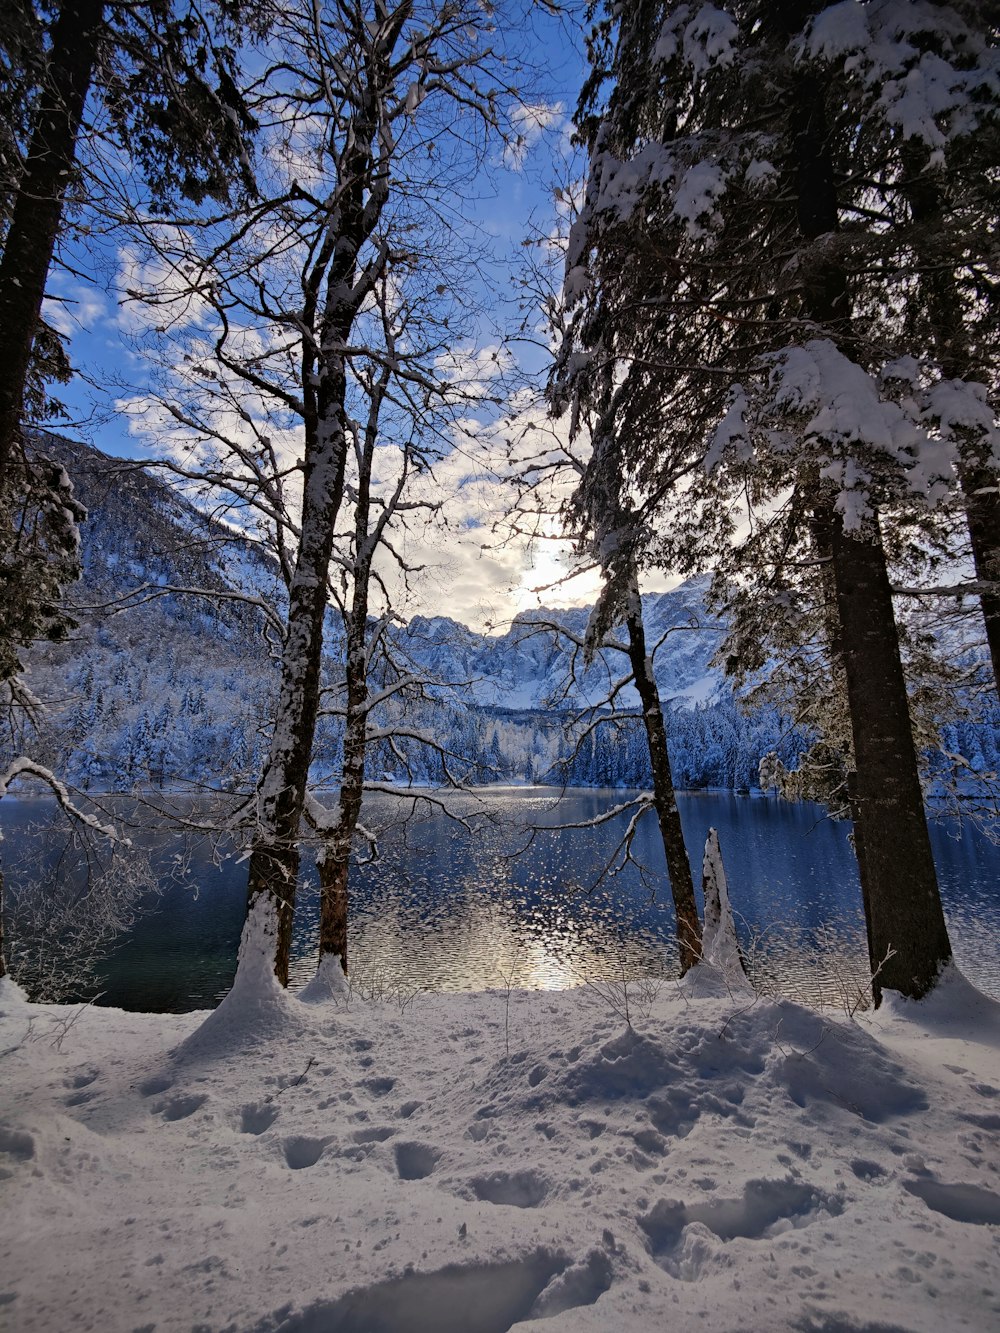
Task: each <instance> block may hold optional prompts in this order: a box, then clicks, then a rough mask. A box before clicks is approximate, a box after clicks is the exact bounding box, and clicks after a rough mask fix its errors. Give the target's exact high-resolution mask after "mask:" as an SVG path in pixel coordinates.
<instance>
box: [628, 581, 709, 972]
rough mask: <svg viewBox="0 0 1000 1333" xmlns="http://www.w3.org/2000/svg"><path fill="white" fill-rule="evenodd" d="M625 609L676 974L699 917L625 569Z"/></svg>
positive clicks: (694, 952) (693, 944)
mask: <svg viewBox="0 0 1000 1333" xmlns="http://www.w3.org/2000/svg"><path fill="white" fill-rule="evenodd" d="M626 597H627V602H626V611H625V626H626V628H627V630H628V655H629V662H630V663H631V666H632V674H633V676H634V677H635V687H636V690H637V691H638V693H639V700H640V702H641V704H642V721H643V725H644V726H645V728H646V740H647V741H648V743H649V763H650V767H651V769H652V771H653V802H654V805H655V807H656V818H657V822H658V823H659V826H660V837H661V838H662V839H663V851H664V855H665V856H666V860H667V876H668V878H669V880H670V892H671V894H672V895H673V899H674V912H675V915H676V919H677V947H678V950H679V952H680V962H681V976H683V975H684V973H685V972H687V971H688V969H689V968H691V967H693V966H694V965H695V963H697V962H698V960H699V959H700V957H701V920H700V919H699V916H698V904H697V903H696V901H695V896H694V883H693V881H692V878H691V862H690V861H689V860H688V854H687V848H686V847H685V845H684V830H683V829H682V828H681V817H680V812H679V811H678V809H677V796H676V794H675V792H674V778H673V774H672V772H671V770H670V754H669V752H668V750H667V729H666V727H665V725H664V722H663V708H662V706H661V704H660V692H659V690H658V689H657V686H656V679H655V677H654V675H653V663H652V661H651V660H650V657H649V654H648V652H647V650H646V630H645V626H644V625H643V620H642V600H641V598H640V596H639V584H638V580H637V578H636V576H635V571H634V570H632V571H630V576H629V584H628V590H627V594H626Z"/></svg>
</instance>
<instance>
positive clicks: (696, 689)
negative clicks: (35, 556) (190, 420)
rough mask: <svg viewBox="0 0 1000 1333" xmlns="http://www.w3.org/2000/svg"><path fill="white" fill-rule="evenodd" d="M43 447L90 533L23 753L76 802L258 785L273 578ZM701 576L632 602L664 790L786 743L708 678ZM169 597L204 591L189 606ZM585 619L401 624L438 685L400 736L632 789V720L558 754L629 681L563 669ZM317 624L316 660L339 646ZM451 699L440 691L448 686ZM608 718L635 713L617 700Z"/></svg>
mask: <svg viewBox="0 0 1000 1333" xmlns="http://www.w3.org/2000/svg"><path fill="white" fill-rule="evenodd" d="M40 447H42V448H44V450H45V452H46V453H48V454H49V455H50V456H52V457H54V458H56V459H57V460H58V461H59V462H61V463H62V464H63V466H65V468H66V470H67V471H68V473H69V474H70V477H71V478H72V480H73V484H74V487H75V491H76V494H77V496H78V497H79V498H80V500H81V501H82V502H83V504H84V505H86V507H87V510H88V518H87V521H86V523H85V524H84V525H83V529H82V559H83V577H82V579H81V580H80V582H79V583H78V584H77V585H76V586H75V587H74V588H73V589H72V590H71V591H70V595H69V600H70V602H71V603H72V605H73V606H74V607H75V608H76V615H77V618H78V620H79V629H78V631H77V632H76V634H75V635H74V636H73V637H72V639H71V640H70V641H69V642H67V643H64V644H56V645H53V644H38V645H36V646H35V647H34V648H33V650H32V652H31V655H30V660H29V663H28V671H27V677H28V682H29V684H30V685H31V687H32V689H33V690H34V691H35V693H36V694H37V695H38V696H39V697H40V698H41V699H42V700H43V701H44V702H45V704H46V712H45V718H44V721H43V723H42V726H41V729H40V732H39V734H38V735H37V736H36V737H35V738H34V741H33V753H34V754H35V755H36V757H38V758H39V759H41V760H42V761H44V762H47V763H49V764H50V765H51V766H53V767H54V768H55V769H57V770H58V771H59V772H61V773H63V774H65V775H66V776H67V777H68V778H69V779H70V780H71V781H72V782H74V783H76V784H78V785H81V786H88V785H92V786H96V787H101V788H113V789H126V788H128V787H131V786H132V785H133V784H135V783H140V784H143V783H149V782H152V783H163V784H176V783H182V782H195V783H205V784H208V785H211V786H215V785H223V786H241V785H244V784H245V783H246V782H247V781H248V780H251V779H252V776H253V774H255V773H256V772H257V771H259V768H260V764H261V762H262V760H263V758H264V755H265V753H266V747H267V727H268V720H269V718H270V709H271V702H272V699H273V695H274V690H275V684H276V670H277V668H276V659H275V657H274V647H273V634H272V638H271V640H269V639H268V637H267V633H266V629H267V617H266V608H267V607H272V608H275V609H276V610H277V611H278V612H279V615H280V611H281V607H282V604H283V601H284V590H283V587H282V584H281V580H280V578H279V576H278V570H277V567H276V565H275V563H274V562H273V561H272V560H271V559H270V558H269V557H268V556H267V555H266V554H265V553H264V552H263V551H262V550H261V548H259V547H258V546H257V545H255V544H254V543H253V542H252V541H250V540H248V539H247V537H246V536H245V535H243V534H241V533H240V532H238V531H235V530H234V529H233V528H231V527H228V526H226V525H225V524H223V523H221V522H219V521H218V520H216V519H214V518H212V517H211V516H210V515H208V514H206V513H204V512H203V511H202V510H200V509H198V508H196V507H195V506H194V505H193V504H191V503H190V502H189V501H188V500H187V499H185V498H184V497H183V496H182V495H181V494H180V493H179V492H178V490H177V489H176V488H175V487H174V486H172V485H170V484H168V483H167V482H166V481H165V480H164V479H163V478H162V477H160V476H158V475H157V474H156V473H155V472H150V471H147V470H146V469H144V468H141V467H139V466H138V465H136V464H134V463H131V462H128V461H124V460H122V459H117V458H112V457H110V456H108V455H106V454H103V453H101V452H100V451H99V450H97V449H95V448H93V447H91V446H88V445H84V444H80V443H72V442H70V441H67V440H63V439H60V438H59V437H55V436H45V437H43V438H42V441H41V444H40ZM705 587H706V582H705V580H699V579H692V580H689V581H688V582H687V583H685V584H683V585H681V586H680V587H679V588H676V589H674V590H673V591H671V592H665V593H658V594H651V595H649V596H647V597H646V598H644V609H645V614H646V622H647V637H648V639H649V642H650V643H651V644H656V643H657V642H658V641H659V640H660V639H661V638H664V637H666V638H667V639H668V642H666V643H665V644H664V647H663V649H662V650H661V651H660V652H659V653H658V655H657V657H656V675H657V680H658V683H659V685H660V689H661V692H662V695H663V698H664V700H665V702H666V703H668V705H672V709H671V718H670V724H671V725H670V729H671V736H672V750H673V753H674V764H675V769H676V770H677V779H678V782H679V783H680V784H683V785H688V786H704V785H708V784H711V785H729V786H741V787H745V786H749V785H752V784H754V783H755V782H756V767H757V764H758V762H759V759H760V757H761V756H762V755H763V754H764V753H766V752H767V750H768V749H770V748H773V747H774V746H778V747H779V748H780V749H781V750H782V756H783V758H786V759H787V761H791V760H792V759H793V758H794V754H795V747H796V745H798V744H800V743H801V738H798V737H788V736H786V735H784V734H783V731H782V729H781V727H780V726H779V725H778V723H777V720H776V719H775V718H773V717H765V716H763V715H761V716H759V717H757V718H756V719H747V718H744V717H743V716H742V714H741V713H740V712H739V710H738V709H737V708H736V706H735V704H734V702H733V699H732V695H731V691H730V689H729V686H728V685H727V683H726V682H725V680H724V678H723V677H722V675H721V673H720V672H719V671H718V669H717V668H715V667H713V666H712V665H711V658H712V655H713V653H714V652H715V648H716V644H717V641H718V638H719V632H720V626H719V625H718V623H717V622H715V621H714V620H713V619H712V618H711V617H710V616H709V615H708V614H707V613H706V610H705V604H704V593H705ZM182 589H202V590H203V592H204V593H205V594H207V595H203V596H195V595H193V594H191V593H189V592H184V591H180V590H182ZM588 615H589V612H588V610H587V609H586V608H583V609H570V610H566V609H560V610H545V609H542V610H539V611H532V612H530V613H526V614H523V615H520V616H518V617H517V618H516V619H515V620H514V621H513V623H512V624H511V625H510V627H509V628H508V629H507V631H506V632H505V633H504V634H501V635H491V636H487V635H482V634H478V633H476V632H474V631H473V630H471V629H469V628H468V627H467V626H465V625H461V624H459V623H457V622H456V621H453V620H450V619H448V618H446V617H442V616H434V617H425V616H415V617H414V618H413V619H412V620H411V621H410V622H409V624H408V625H406V626H404V627H402V628H399V629H398V630H396V631H395V632H396V647H397V649H398V650H399V651H400V652H402V653H404V654H405V655H406V656H407V657H408V658H409V659H410V661H411V662H412V664H413V666H414V668H416V669H418V670H421V671H423V672H424V673H426V675H427V676H428V677H429V678H431V679H432V680H434V681H436V682H439V684H438V685H435V686H432V687H431V688H430V689H429V691H428V695H429V700H428V701H427V702H424V703H419V704H411V705H408V710H407V721H408V723H410V724H411V725H413V726H420V727H423V728H426V729H433V730H434V732H435V735H437V736H438V737H439V738H440V739H443V740H444V741H445V743H446V744H447V745H448V748H449V749H451V750H452V751H453V752H454V753H455V754H457V755H460V756H464V757H465V759H466V762H465V764H464V765H461V764H460V765H459V767H460V770H461V771H463V772H464V774H465V776H466V777H467V778H469V779H471V780H480V781H490V780H493V781H497V780H510V781H559V780H569V781H571V782H576V783H595V784H599V785H635V784H642V783H645V782H646V781H647V780H648V771H647V758H646V754H645V746H644V743H643V738H642V734H641V727H640V725H639V720H638V719H637V718H632V719H629V720H626V721H625V722H623V723H620V724H617V725H610V724H608V725H603V726H601V727H600V728H598V729H597V731H596V733H594V735H592V736H591V737H590V738H589V739H588V743H587V745H586V746H585V747H584V750H583V751H582V752H581V753H579V754H574V753H573V746H572V745H571V743H570V741H569V740H568V739H567V737H566V735H565V734H564V733H565V725H566V722H567V720H568V718H569V715H570V714H571V713H572V711H573V710H574V709H578V708H580V707H581V706H584V705H596V704H598V703H599V702H600V700H601V699H602V698H603V696H604V694H605V693H606V690H607V686H608V683H609V681H614V680H615V679H617V678H618V677H620V676H621V675H623V674H625V672H626V665H625V659H624V657H623V656H622V655H621V654H616V653H609V654H607V655H606V656H605V657H604V658H603V659H598V660H597V661H596V662H594V663H593V664H592V665H591V666H589V667H588V668H586V669H584V668H583V666H582V662H578V663H577V664H576V669H575V670H571V666H572V665H573V663H572V660H571V648H570V645H569V642H568V641H567V640H566V639H565V638H563V637H560V636H559V635H558V634H554V633H553V632H552V630H551V628H550V627H551V626H552V625H555V626H563V627H565V629H566V630H568V631H569V632H570V633H571V634H572V635H574V636H576V637H577V638H580V637H582V635H583V633H584V630H585V628H586V624H587V618H588ZM336 638H337V630H336V622H335V620H334V618H333V616H332V614H331V623H330V634H329V635H328V639H329V640H330V645H331V657H332V656H333V655H334V654H335V648H336ZM445 684H450V685H452V686H454V688H445ZM619 705H620V706H621V707H624V708H626V709H629V708H637V707H638V698H637V696H636V695H635V694H634V691H632V690H631V689H628V690H626V691H623V693H622V695H621V696H620V698H619ZM337 744H338V732H337V728H336V724H332V723H329V722H327V723H325V724H324V725H323V726H322V727H321V730H320V735H319V737H318V743H317V771H318V772H319V774H320V776H321V777H322V776H325V777H329V778H333V779H335V777H336V772H337V763H338V760H337ZM406 758H407V760H408V774H409V776H411V777H413V778H416V779H419V780H424V781H435V780H438V779H439V778H440V777H441V772H440V765H439V764H437V763H436V761H433V760H431V759H429V758H428V757H427V756H423V755H421V754H419V753H418V752H417V751H415V750H413V749H412V748H411V751H410V752H409V753H408V754H407V755H406ZM369 771H370V772H372V773H374V774H377V775H379V776H381V777H392V778H402V777H403V776H404V773H403V766H402V765H401V763H400V760H399V755H398V754H397V753H395V752H394V751H392V750H391V749H390V748H389V747H387V746H383V747H382V749H381V750H376V751H375V752H373V754H372V755H371V759H370V763H369Z"/></svg>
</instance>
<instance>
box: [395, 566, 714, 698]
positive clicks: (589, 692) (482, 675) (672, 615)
mask: <svg viewBox="0 0 1000 1333" xmlns="http://www.w3.org/2000/svg"><path fill="white" fill-rule="evenodd" d="M706 587H707V580H706V579H689V580H688V581H687V582H686V583H684V584H682V585H681V586H680V587H679V588H676V589H674V590H673V591H672V592H664V593H652V594H649V595H648V596H646V597H645V598H644V599H643V610H644V613H645V621H646V633H647V638H648V641H649V644H650V646H651V647H652V646H655V645H656V644H658V643H660V641H661V640H662V646H661V647H660V650H659V651H658V652H657V653H656V655H655V670H656V677H657V683H658V684H659V686H660V690H661V693H662V695H663V698H664V700H665V701H668V700H669V701H673V702H676V703H678V704H682V705H689V706H690V705H697V704H704V703H709V702H718V701H719V700H721V699H724V698H728V697H729V695H730V689H729V686H728V685H727V683H726V681H725V679H724V677H723V675H722V672H721V671H720V670H719V669H718V668H716V667H713V666H712V665H711V659H712V656H713V654H714V652H715V649H716V646H717V644H718V640H719V629H720V627H719V624H718V622H717V621H716V620H714V619H713V618H712V617H711V616H709V615H708V614H707V613H706V610H705V589H706ZM589 615H590V611H589V609H588V608H585V607H584V608H580V607H577V608H570V609H566V608H560V609H547V608H542V609H540V610H538V611H530V612H525V613H523V614H521V615H519V616H517V617H516V618H515V619H514V620H513V622H512V623H511V625H510V626H509V628H508V629H507V630H506V631H505V632H504V633H503V634H499V635H490V636H485V635H481V634H476V633H475V632H474V631H472V630H470V629H468V628H467V627H466V626H465V625H460V624H458V623H456V622H455V621H454V620H449V619H448V618H447V617H444V616H435V617H431V618H426V617H423V616H415V617H414V618H413V619H412V620H411V621H410V624H409V626H408V627H407V630H406V639H407V643H408V644H410V645H412V649H411V650H412V651H413V652H414V655H415V656H417V657H420V658H423V659H424V660H425V661H426V662H427V663H428V664H431V663H433V666H434V669H435V670H436V672H437V673H438V675H439V676H441V677H442V678H444V679H448V680H467V681H469V689H470V692H471V696H472V698H473V699H474V700H475V701H476V702H477V703H479V704H480V705H483V706H486V707H500V708H506V709H509V710H511V711H519V710H534V709H550V708H553V707H556V708H560V709H572V708H577V707H580V706H581V705H597V704H599V703H600V702H601V700H602V699H604V698H605V696H606V695H607V691H608V685H609V683H612V682H614V681H615V680H617V679H618V678H619V677H620V676H623V675H626V674H627V672H628V666H627V662H626V659H625V657H624V655H623V654H622V653H616V652H606V653H604V654H602V656H601V658H600V659H599V660H598V661H597V662H595V663H593V664H592V665H590V666H589V667H586V668H585V667H584V665H583V660H582V655H579V659H578V660H577V661H576V663H575V664H574V663H573V652H574V649H573V642H572V639H570V638H569V637H568V636H565V635H560V634H559V633H558V632H554V631H553V627H562V628H564V629H565V630H567V631H568V633H569V635H572V636H573V638H575V639H577V640H579V639H582V638H583V635H584V633H585V631H586V628H587V621H588V618H589ZM571 666H572V667H573V669H572V670H571ZM618 702H619V705H620V706H621V707H623V708H638V707H639V697H638V695H637V694H636V692H635V690H634V689H633V688H632V687H631V686H629V687H628V688H626V689H625V690H624V691H623V692H622V694H621V695H620V696H619V700H618Z"/></svg>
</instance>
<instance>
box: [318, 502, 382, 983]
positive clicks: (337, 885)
mask: <svg viewBox="0 0 1000 1333" xmlns="http://www.w3.org/2000/svg"><path fill="white" fill-rule="evenodd" d="M365 526H366V527H367V521H366V524H365ZM370 573H371V561H370V559H369V560H367V561H364V560H363V559H362V561H359V562H356V568H355V585H354V597H353V602H352V606H351V612H350V616H349V618H348V624H347V653H346V668H347V680H346V685H347V689H346V692H345V700H346V719H345V723H344V750H343V764H342V767H341V777H340V792H339V794H338V797H337V815H336V820H335V822H334V826H333V829H332V832H331V833H330V835H329V837H328V839H327V840H326V845H325V847H324V850H323V855H322V858H321V859H320V864H319V874H320V910H319V961H320V966H321V967H322V965H323V959H324V958H326V957H328V956H333V957H336V958H339V959H340V965H341V967H342V968H343V969H344V971H345V972H346V971H347V923H348V907H349V895H348V880H349V875H350V867H351V848H352V845H353V842H354V833H355V830H356V829H357V826H358V820H359V818H360V817H361V802H362V800H363V798H364V789H365V752H366V748H367V731H368V707H367V705H368V661H367V653H366V632H367V627H368V625H367V622H368V579H369V576H370Z"/></svg>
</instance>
